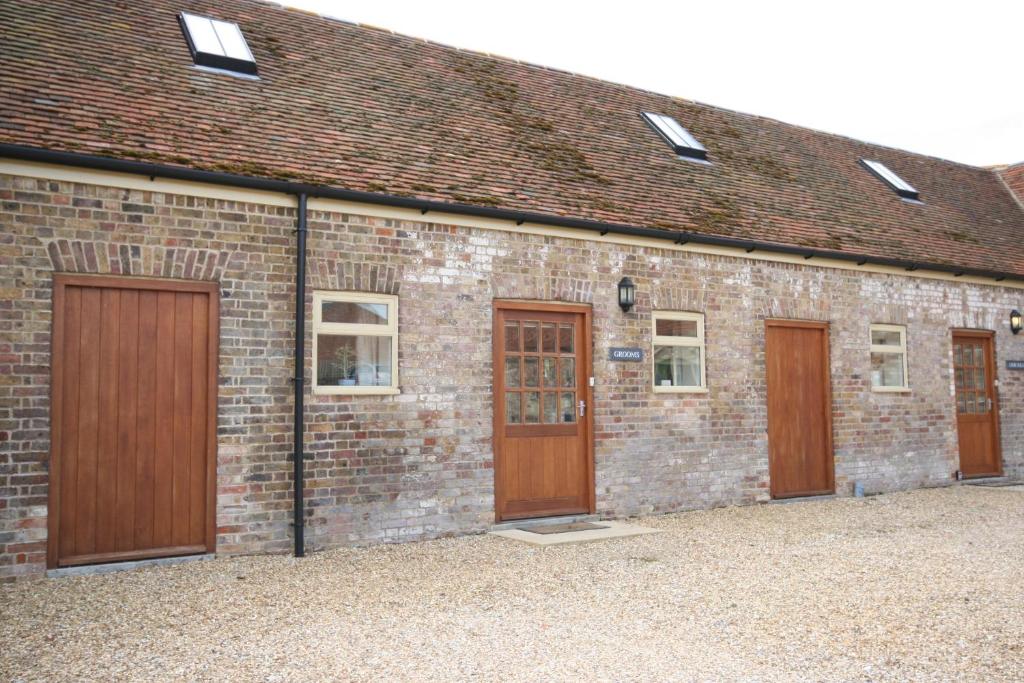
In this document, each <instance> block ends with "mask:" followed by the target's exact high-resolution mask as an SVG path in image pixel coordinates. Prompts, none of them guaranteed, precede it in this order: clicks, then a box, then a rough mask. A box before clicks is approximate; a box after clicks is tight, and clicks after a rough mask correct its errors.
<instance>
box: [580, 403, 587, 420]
mask: <svg viewBox="0 0 1024 683" xmlns="http://www.w3.org/2000/svg"><path fill="white" fill-rule="evenodd" d="M578 407H579V409H580V417H583V414H584V413H585V412H587V402H586V401H584V400H582V399H581V400H580V404H579V406H578Z"/></svg>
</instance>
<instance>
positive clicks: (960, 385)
mask: <svg viewBox="0 0 1024 683" xmlns="http://www.w3.org/2000/svg"><path fill="white" fill-rule="evenodd" d="M963 389H964V371H963V370H962V369H961V368H957V369H956V390H957V391H963Z"/></svg>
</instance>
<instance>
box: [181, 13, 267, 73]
mask: <svg viewBox="0 0 1024 683" xmlns="http://www.w3.org/2000/svg"><path fill="white" fill-rule="evenodd" d="M179 19H180V22H181V30H182V31H184V33H185V39H186V40H187V41H188V48H189V50H190V51H191V52H192V60H193V61H194V62H195V63H196V64H199V65H200V66H209V67H213V68H215V69H226V70H228V71H235V72H238V73H243V74H255V73H256V61H255V60H254V59H253V57H252V52H250V51H249V46H248V44H246V42H245V37H244V36H243V35H242V30H241V29H240V28H238V24H232V23H231V22H227V21H220V20H218V19H210V18H209V17H201V16H198V15H195V14H189V13H188V12H182V13H181V15H180V17H179Z"/></svg>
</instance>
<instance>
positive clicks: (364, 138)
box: [0, 0, 1024, 274]
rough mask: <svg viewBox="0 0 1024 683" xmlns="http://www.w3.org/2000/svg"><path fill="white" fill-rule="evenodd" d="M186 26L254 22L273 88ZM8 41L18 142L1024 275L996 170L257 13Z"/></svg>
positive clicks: (162, 15) (5, 120) (93, 4)
mask: <svg viewBox="0 0 1024 683" xmlns="http://www.w3.org/2000/svg"><path fill="white" fill-rule="evenodd" d="M182 10H188V11H193V12H196V13H198V14H203V15H208V16H214V17H219V18H223V19H227V20H230V21H234V22H237V23H239V24H240V25H241V28H242V30H243V32H244V34H245V37H246V39H247V40H248V42H249V45H250V48H251V50H252V52H253V54H254V56H255V59H256V62H257V65H258V68H259V80H246V79H243V78H237V77H233V76H229V75H223V74H217V73H210V72H207V71H203V70H200V69H198V68H196V67H194V66H193V64H192V59H191V57H190V54H189V50H188V47H187V46H186V43H185V40H184V39H183V37H182V34H181V30H180V29H179V27H178V23H177V21H176V15H177V13H178V12H180V11H182ZM0 27H2V28H0V32H2V43H3V45H2V48H0V92H2V97H0V143H13V144H18V145H26V146H33V147H43V148H49V149H55V150H66V151H74V152H82V153H88V154H99V155H108V156H114V157H121V158H126V159H143V160H148V161H155V162H160V163H165V164H171V165H184V166H189V167H194V168H199V169H205V170H215V171H227V172H232V173H239V174H245V175H256V176H266V177H271V178H283V179H296V180H304V181H310V182H315V183H322V184H327V185H331V186H336V187H339V188H347V189H351V190H360V191H369V192H380V193H389V194H395V195H402V196H409V197H419V198H423V199H430V200H439V201H447V202H458V203H468V204H479V205H481V206H487V207H502V208H507V209H513V210H518V211H531V212H539V213H545V214H550V215H554V216H561V217H572V218H584V219H594V220H599V221H606V222H612V223H620V224H627V225H634V226H640V227H655V228H664V229H672V230H682V231H692V232H699V233H703V234H708V235H716V236H726V237H741V238H744V239H754V240H759V241H764V242H770V243H777V244H785V245H791V246H798V247H808V248H816V249H823V250H836V251H844V252H849V253H853V254H858V255H861V254H862V255H867V256H872V257H879V258H899V259H907V260H914V261H920V262H921V263H927V264H944V265H949V266H960V267H967V268H977V269H987V270H995V271H1005V272H1011V273H1017V274H1024V210H1022V209H1021V207H1020V205H1018V204H1017V203H1016V202H1015V200H1014V199H1013V197H1012V196H1011V194H1010V193H1009V192H1008V191H1007V188H1006V185H1004V183H1003V182H1002V181H1001V180H1000V179H999V176H998V174H997V172H996V171H994V170H992V169H984V168H975V167H971V166H965V165H963V164H957V163H953V162H949V161H943V160H940V159H934V158H930V157H925V156H920V155H916V154H911V153H908V152H903V151H899V150H895V149H890V148H886V147H878V146H874V145H869V144H866V143H862V142H858V141H856V140H851V139H848V138H844V137H840V136H836V135H830V134H824V133H820V132H816V131H812V130H808V129H805V128H800V127H797V126H792V125H788V124H784V123H780V122H778V121H774V120H771V119H766V118H761V117H757V116H749V115H746V114H740V113H736V112H733V111H727V110H724V109H719V108H716V107H712V106H708V105H704V104H699V103H695V102H691V101H687V100H683V99H678V98H673V97H667V96H664V95H659V94H655V93H651V92H647V91H643V90H638V89H636V88H630V87H626V86H623V85H617V84H613V83H607V82H603V81H599V80H595V79H592V78H588V77H583V76H577V75H573V74H568V73H565V72H561V71H556V70H552V69H546V68H542V67H537V66H532V65H527V64H522V63H518V62H514V61H509V60H503V59H498V58H493V57H488V56H484V55H480V54H477V53H472V52H466V51H461V50H458V49H454V48H451V47H446V46H442V45H437V44H433V43H430V42H426V41H423V40H419V39H415V38H409V37H405V36H400V35H395V34H393V33H390V32H387V31H383V30H379V29H375V28H368V27H363V26H357V25H352V24H347V23H345V22H341V21H336V20H332V19H326V18H322V17H318V16H315V15H312V14H309V13H306V12H301V11H297V10H289V9H283V8H281V7H278V6H274V5H268V4H263V3H261V2H255V1H253V0H216V1H213V0H211V1H192V0H147V1H146V2H130V3H129V2H117V3H111V2H100V1H95V0H74V1H71V0H68V1H60V2H58V1H45V2H44V1H43V0H35V1H24V2H4V3H2V5H0ZM642 111H654V112H660V113H663V114H667V115H670V116H673V117H675V118H676V119H677V120H678V121H680V122H681V123H682V124H683V125H684V126H686V127H687V128H688V129H689V130H690V131H691V132H692V133H693V134H694V136H695V137H696V138H697V139H698V140H699V141H700V142H702V143H703V144H704V146H705V147H707V149H708V158H709V160H710V162H711V163H710V165H702V164H699V163H695V162H692V161H686V160H683V159H680V158H678V157H676V156H675V155H674V154H673V153H672V151H671V150H670V149H669V147H668V145H666V144H665V142H664V141H663V140H662V139H661V138H660V137H659V136H658V135H657V134H655V133H654V132H653V131H652V130H651V129H650V128H649V127H648V126H647V124H646V123H645V122H644V121H643V120H642V119H641V117H640V112H642ZM862 157H869V158H872V159H876V160H879V161H881V162H883V163H884V164H886V165H887V166H888V167H889V168H891V169H892V170H894V171H895V172H896V173H898V174H899V175H900V176H902V177H903V178H904V179H905V180H907V181H908V182H909V183H910V184H912V185H913V186H914V187H916V188H917V189H918V190H919V191H920V193H921V199H922V200H923V201H924V203H923V204H922V205H916V204H910V203H907V202H904V201H902V200H901V199H900V198H899V197H897V196H896V194H895V193H894V192H892V191H891V190H889V188H888V187H886V186H885V185H884V184H882V183H881V182H880V181H879V180H878V179H877V178H875V177H874V176H873V175H871V174H870V173H868V172H867V171H866V170H865V169H864V168H862V167H861V166H860V165H859V164H858V160H859V159H860V158H862Z"/></svg>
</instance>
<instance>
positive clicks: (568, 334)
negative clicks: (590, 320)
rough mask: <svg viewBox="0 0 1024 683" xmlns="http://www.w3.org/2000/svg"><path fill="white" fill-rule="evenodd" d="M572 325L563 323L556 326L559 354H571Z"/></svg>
mask: <svg viewBox="0 0 1024 683" xmlns="http://www.w3.org/2000/svg"><path fill="white" fill-rule="evenodd" d="M572 332H573V325H572V324H571V323H563V324H561V325H559V326H558V350H559V352H560V353H572V339H573V335H572Z"/></svg>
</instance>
